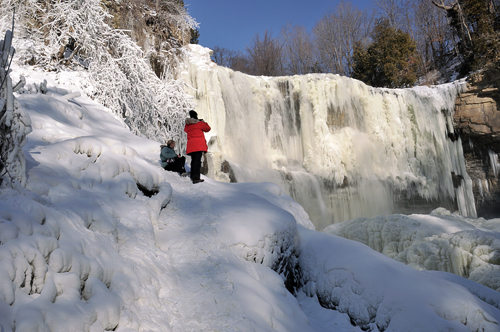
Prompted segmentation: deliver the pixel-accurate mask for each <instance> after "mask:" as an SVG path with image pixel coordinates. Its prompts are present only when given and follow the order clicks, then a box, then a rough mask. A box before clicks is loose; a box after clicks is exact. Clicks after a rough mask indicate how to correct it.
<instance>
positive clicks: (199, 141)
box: [184, 121, 211, 154]
mask: <svg viewBox="0 0 500 332" xmlns="http://www.w3.org/2000/svg"><path fill="white" fill-rule="evenodd" d="M210 129H211V128H210V126H209V125H208V123H206V122H203V121H198V122H197V123H193V124H189V123H188V122H187V121H186V125H185V126H184V131H185V132H186V133H187V139H188V140H187V147H186V154H190V153H191V152H197V151H205V152H206V151H207V150H208V147H207V141H206V140H205V134H203V132H206V133H207V132H209V131H210Z"/></svg>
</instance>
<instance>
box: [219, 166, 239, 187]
mask: <svg viewBox="0 0 500 332" xmlns="http://www.w3.org/2000/svg"><path fill="white" fill-rule="evenodd" d="M220 171H221V172H223V173H226V174H228V175H229V181H230V182H232V183H234V182H238V181H236V176H235V175H234V171H233V168H232V167H231V164H229V162H228V161H227V160H224V161H223V162H222V164H221V165H220Z"/></svg>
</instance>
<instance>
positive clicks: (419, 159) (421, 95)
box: [184, 45, 476, 229]
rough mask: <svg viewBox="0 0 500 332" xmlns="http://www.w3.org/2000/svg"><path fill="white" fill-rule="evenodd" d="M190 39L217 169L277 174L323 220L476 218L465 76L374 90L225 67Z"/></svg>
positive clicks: (193, 85)
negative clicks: (459, 131) (457, 111)
mask: <svg viewBox="0 0 500 332" xmlns="http://www.w3.org/2000/svg"><path fill="white" fill-rule="evenodd" d="M209 51H210V50H208V49H206V48H203V47H201V46H197V45H195V46H193V45H191V46H190V51H189V52H188V54H189V56H188V57H187V59H186V65H185V66H186V68H185V72H184V73H185V79H186V80H187V82H188V86H189V88H187V91H188V92H189V93H191V94H192V95H193V96H195V98H196V101H197V104H198V105H197V111H198V113H199V114H201V116H202V117H203V118H204V119H206V120H207V121H208V122H209V123H210V125H211V126H212V131H211V132H210V135H209V136H208V137H207V139H208V140H209V141H210V142H211V145H210V148H209V151H210V153H211V155H212V159H211V160H212V162H213V165H212V171H211V174H210V175H211V176H212V177H214V178H216V179H218V180H224V181H229V177H228V174H227V173H224V172H223V171H222V170H221V163H223V162H225V161H227V162H229V164H230V165H232V167H233V168H234V169H236V170H237V172H235V175H236V180H237V181H239V182H243V181H254V182H259V181H271V182H274V183H276V184H279V185H280V186H282V187H283V188H284V189H285V190H286V191H287V193H288V194H290V195H291V196H292V197H293V198H294V199H296V200H297V201H299V202H300V203H301V204H302V205H303V206H304V207H305V209H306V211H307V212H308V213H309V214H310V215H311V219H312V220H313V221H314V223H315V225H316V227H317V228H319V229H322V228H324V227H325V226H327V225H329V224H332V223H336V222H340V221H343V220H350V219H353V218H357V217H371V216H375V215H380V214H391V213H415V212H418V213H429V212H430V211H432V210H433V209H435V208H437V207H440V206H442V207H445V208H447V209H448V210H451V211H458V212H459V213H460V214H461V215H464V216H475V215H476V211H475V205H474V199H473V195H472V182H471V180H470V178H469V176H468V175H467V173H466V171H465V162H464V157H463V152H462V145H461V141H460V139H456V135H454V131H453V124H452V115H453V110H454V103H455V98H456V96H457V94H458V93H460V92H461V91H462V90H463V89H464V88H465V82H463V81H457V82H454V83H450V84H445V85H440V86H432V87H415V88H411V89H382V88H372V87H370V86H367V85H365V84H364V83H362V82H360V81H357V80H354V79H350V78H347V77H342V76H339V75H333V74H309V75H302V76H291V77H262V76H260V77H255V76H249V75H245V74H242V73H239V72H234V71H232V70H230V69H228V68H224V67H219V66H217V65H215V64H214V63H213V62H211V61H210V57H209Z"/></svg>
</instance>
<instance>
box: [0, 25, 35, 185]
mask: <svg viewBox="0 0 500 332" xmlns="http://www.w3.org/2000/svg"><path fill="white" fill-rule="evenodd" d="M12 37H13V34H12V31H11V30H8V31H7V32H6V33H5V38H4V40H2V41H0V185H4V184H7V183H8V184H11V185H12V183H13V182H14V181H19V182H20V183H21V184H22V185H24V184H25V183H26V167H25V160H24V155H23V151H22V147H23V146H24V144H25V142H26V135H27V134H28V133H29V132H31V121H30V118H29V117H28V116H27V115H26V114H24V112H23V111H22V110H21V109H19V107H18V105H17V102H16V100H15V98H14V94H13V91H14V89H13V87H12V79H11V78H10V75H9V72H10V64H11V62H12V58H13V57H14V54H15V49H14V47H12V46H11V45H12ZM21 81H22V80H21ZM21 85H22V84H19V83H18V84H16V86H15V88H16V89H17V88H19V87H20V86H21Z"/></svg>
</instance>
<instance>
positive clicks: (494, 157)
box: [488, 149, 500, 177]
mask: <svg viewBox="0 0 500 332" xmlns="http://www.w3.org/2000/svg"><path fill="white" fill-rule="evenodd" d="M488 155H489V156H490V165H491V169H492V170H493V174H495V177H498V172H499V171H500V163H499V162H498V154H496V153H495V151H493V150H491V149H490V150H488Z"/></svg>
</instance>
